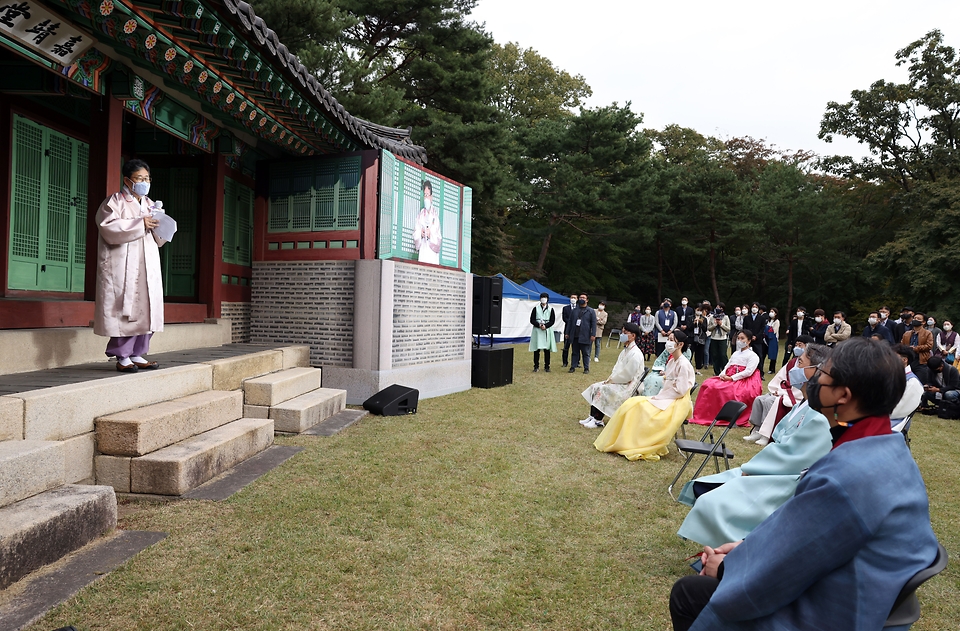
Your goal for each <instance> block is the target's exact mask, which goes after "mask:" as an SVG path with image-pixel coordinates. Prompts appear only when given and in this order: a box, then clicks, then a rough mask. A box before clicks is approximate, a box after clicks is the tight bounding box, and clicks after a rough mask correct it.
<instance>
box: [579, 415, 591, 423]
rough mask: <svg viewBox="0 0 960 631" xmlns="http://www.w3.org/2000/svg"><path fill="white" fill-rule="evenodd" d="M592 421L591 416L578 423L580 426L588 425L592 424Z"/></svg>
mask: <svg viewBox="0 0 960 631" xmlns="http://www.w3.org/2000/svg"><path fill="white" fill-rule="evenodd" d="M593 420H594V418H593V417H592V416H588V417H587V418H585V419H583V420H582V421H579V423H580V424H581V425H586V424H587V423H590V422H592V421H593Z"/></svg>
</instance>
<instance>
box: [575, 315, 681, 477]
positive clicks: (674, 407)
mask: <svg viewBox="0 0 960 631" xmlns="http://www.w3.org/2000/svg"><path fill="white" fill-rule="evenodd" d="M666 344H667V350H668V351H670V357H669V359H668V360H667V369H666V370H665V371H664V373H663V389H662V390H660V392H659V393H658V394H656V395H655V396H652V397H632V398H630V399H627V400H626V401H625V402H624V403H623V405H621V406H620V409H619V410H617V413H616V414H614V415H613V418H611V419H610V422H609V423H607V426H606V427H605V428H604V429H603V431H602V432H600V435H599V436H598V437H597V440H596V441H595V442H594V443H593V446H594V447H596V448H597V450H598V451H604V452H613V453H618V454H620V455H622V456H625V457H626V458H627V460H659V459H660V456H665V455H667V453H669V452H668V450H667V445H668V444H669V443H670V440H671V439H672V438H673V436H674V434H676V433H677V429H679V427H680V424H681V423H683V420H684V419H685V418H687V416H689V415H690V410H691V409H692V406H691V404H690V388H692V387H693V384H694V383H695V381H696V377H695V376H694V371H693V366H692V365H691V364H690V360H688V359H687V358H686V357H685V356H684V355H683V351H684V350H686V348H685V347H686V345H687V336H686V335H684V334H683V332H681V331H674V332H673V333H671V334H670V336H669V337H668V339H667V342H666Z"/></svg>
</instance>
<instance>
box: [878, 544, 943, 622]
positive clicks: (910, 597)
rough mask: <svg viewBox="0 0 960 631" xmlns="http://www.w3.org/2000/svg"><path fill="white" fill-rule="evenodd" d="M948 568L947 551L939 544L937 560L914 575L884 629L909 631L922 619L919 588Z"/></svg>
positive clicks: (896, 601) (901, 591) (895, 604)
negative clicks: (918, 596)
mask: <svg viewBox="0 0 960 631" xmlns="http://www.w3.org/2000/svg"><path fill="white" fill-rule="evenodd" d="M946 567H947V550H946V548H944V547H943V544H941V543H938V544H937V558H935V559H934V560H933V563H931V564H930V567H927V568H924V569H922V570H920V571H919V572H917V573H916V574H914V575H913V576H912V577H911V578H910V580H908V581H907V584H906V585H904V586H903V589H901V590H900V595H899V596H897V599H896V600H895V601H894V602H893V608H892V609H891V610H890V615H889V616H887V621H886V623H884V625H883V628H884V629H887V628H890V627H900V628H902V629H909V628H910V625H912V624H913V623H914V622H916V621H917V620H919V619H920V601H919V600H917V588H918V587H920V585H922V584H923V583H925V582H927V581H928V580H930V579H931V578H933V577H934V576H936V575H937V574H939V573H940V572H942V571H943V570H944V568H946Z"/></svg>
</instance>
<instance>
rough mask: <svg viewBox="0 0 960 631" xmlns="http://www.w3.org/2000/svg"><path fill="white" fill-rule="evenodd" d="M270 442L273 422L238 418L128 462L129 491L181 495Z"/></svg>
mask: <svg viewBox="0 0 960 631" xmlns="http://www.w3.org/2000/svg"><path fill="white" fill-rule="evenodd" d="M272 443H273V421H272V420H270V419H249V418H241V419H239V420H237V421H233V422H232V423H227V424H226V425H223V426H221V427H218V428H216V429H212V430H210V431H208V432H204V433H203V434H198V435H196V436H193V437H192V438H188V439H186V440H184V441H181V442H179V443H177V444H175V445H170V446H169V447H164V448H163V449H160V450H157V451H155V452H153V453H151V454H147V455H146V456H140V457H139V458H132V459H131V460H130V492H131V493H148V494H153V495H183V494H184V493H186V492H187V491H189V490H190V489H192V488H194V487H197V486H200V485H201V484H203V483H204V482H206V481H207V480H209V479H211V478H213V477H215V476H217V475H219V474H221V473H223V472H224V471H226V470H227V469H229V468H230V467H232V466H234V465H235V464H237V463H239V462H242V461H244V460H246V459H247V458H249V457H250V456H252V455H254V454H257V453H259V452H261V451H263V450H264V449H266V448H267V447H269V446H270V445H271V444H272Z"/></svg>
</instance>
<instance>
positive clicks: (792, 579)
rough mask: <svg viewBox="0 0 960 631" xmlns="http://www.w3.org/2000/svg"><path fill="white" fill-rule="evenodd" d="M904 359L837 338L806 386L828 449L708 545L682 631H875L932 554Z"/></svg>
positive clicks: (678, 604)
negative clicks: (739, 526) (761, 510)
mask: <svg viewBox="0 0 960 631" xmlns="http://www.w3.org/2000/svg"><path fill="white" fill-rule="evenodd" d="M904 386H905V378H904V373H903V367H902V363H901V362H900V360H899V359H898V357H897V355H896V354H895V353H894V352H893V350H892V349H891V348H890V346H888V345H887V344H882V343H878V342H876V341H874V340H870V339H864V338H863V337H856V338H853V339H850V340H847V341H845V342H841V343H840V344H838V345H837V346H836V348H834V350H833V353H832V355H831V357H830V359H829V360H827V362H826V364H825V365H824V366H821V367H819V368H818V369H817V370H816V371H815V373H814V375H813V377H812V378H811V380H810V382H809V383H808V384H807V397H808V400H809V405H810V407H811V408H812V409H814V410H818V411H820V412H821V413H823V415H824V416H826V418H827V420H828V422H829V423H830V433H831V435H832V439H833V448H832V450H831V451H830V453H828V454H827V455H826V456H824V457H823V458H821V459H820V460H818V461H817V462H816V463H814V464H813V465H812V466H811V467H810V469H809V470H808V471H807V472H806V473H805V474H804V475H803V476H802V478H801V479H800V483H799V484H798V485H797V490H796V493H795V494H794V496H793V497H792V498H790V499H789V500H788V501H787V502H786V503H785V504H783V505H782V506H781V507H780V508H779V509H778V510H777V511H776V512H774V513H773V514H772V515H770V517H768V518H767V519H766V520H764V521H763V522H762V523H761V524H760V525H759V526H757V527H756V528H755V529H754V530H753V531H752V532H750V534H748V535H747V536H746V538H744V539H743V540H741V541H733V542H729V543H725V544H723V545H721V546H719V547H717V548H716V549H714V548H711V547H705V548H704V552H703V554H702V556H701V561H702V563H703V571H702V572H701V574H700V575H699V576H687V577H684V578H681V579H680V580H679V581H677V582H676V583H675V584H674V587H673V591H672V593H671V595H670V613H671V617H672V618H673V627H674V629H675V630H686V629H693V630H701V631H702V630H706V629H710V630H721V631H722V630H725V629H774V628H776V629H815V628H827V627H829V628H831V629H858V630H860V629H863V630H865V629H880V628H882V627H883V625H884V622H885V621H886V618H887V615H888V614H889V613H890V610H891V609H892V607H893V604H894V601H895V600H896V598H897V595H898V594H899V592H900V590H901V588H903V586H904V584H905V583H906V582H907V580H908V579H909V578H911V577H912V576H913V575H914V574H916V573H917V572H918V571H920V570H922V569H924V568H926V567H929V565H930V563H932V562H933V559H934V558H935V557H936V554H937V540H936V537H935V536H934V534H933V529H932V528H931V527H930V511H929V504H928V501H927V492H926V487H925V486H924V483H923V478H922V477H921V476H920V470H919V469H918V468H917V465H916V463H915V462H914V460H913V457H912V456H911V455H910V451H909V450H908V449H907V446H906V444H905V443H904V440H903V438H902V437H901V436H900V435H898V434H892V433H891V430H890V412H891V411H892V410H893V408H894V406H895V405H896V404H897V402H898V401H899V399H900V396H901V395H902V394H903V390H904Z"/></svg>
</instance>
